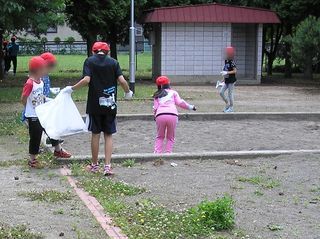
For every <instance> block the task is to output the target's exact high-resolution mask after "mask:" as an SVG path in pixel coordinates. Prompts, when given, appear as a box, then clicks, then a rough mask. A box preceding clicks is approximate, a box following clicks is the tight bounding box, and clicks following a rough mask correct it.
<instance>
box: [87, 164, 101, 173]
mask: <svg viewBox="0 0 320 239" xmlns="http://www.w3.org/2000/svg"><path fill="white" fill-rule="evenodd" d="M86 170H87V171H88V172H91V173H98V172H99V164H90V165H88V166H87V167H86Z"/></svg>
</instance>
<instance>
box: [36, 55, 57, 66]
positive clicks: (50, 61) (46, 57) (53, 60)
mask: <svg viewBox="0 0 320 239" xmlns="http://www.w3.org/2000/svg"><path fill="white" fill-rule="evenodd" d="M40 57H41V58H42V59H43V60H45V61H46V62H47V64H56V63H57V58H56V57H55V56H54V55H53V54H52V53H51V52H45V53H43V54H41V55H40Z"/></svg>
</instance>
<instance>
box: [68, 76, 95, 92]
mask: <svg viewBox="0 0 320 239" xmlns="http://www.w3.org/2000/svg"><path fill="white" fill-rule="evenodd" d="M90 79H91V78H90V76H85V77H83V78H82V79H81V80H80V81H79V82H78V83H77V84H75V85H74V86H72V87H71V89H72V90H78V89H80V88H82V87H84V86H86V85H88V84H89V83H90Z"/></svg>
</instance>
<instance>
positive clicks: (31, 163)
mask: <svg viewBox="0 0 320 239" xmlns="http://www.w3.org/2000/svg"><path fill="white" fill-rule="evenodd" d="M28 165H29V167H30V168H40V163H39V161H38V160H36V159H34V160H29V161H28Z"/></svg>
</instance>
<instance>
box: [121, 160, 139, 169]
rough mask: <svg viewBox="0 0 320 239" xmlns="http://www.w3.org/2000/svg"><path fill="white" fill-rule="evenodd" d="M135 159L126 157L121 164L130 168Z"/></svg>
mask: <svg viewBox="0 0 320 239" xmlns="http://www.w3.org/2000/svg"><path fill="white" fill-rule="evenodd" d="M135 163H136V161H135V160H134V159H126V160H125V161H123V163H122V164H121V165H122V166H123V167H127V168H131V167H133V166H134V165H135Z"/></svg>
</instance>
